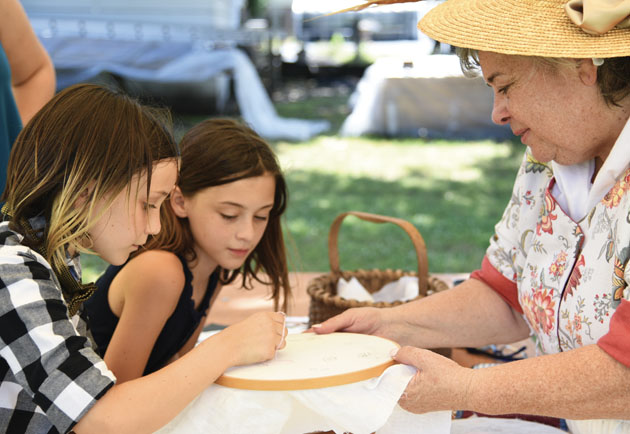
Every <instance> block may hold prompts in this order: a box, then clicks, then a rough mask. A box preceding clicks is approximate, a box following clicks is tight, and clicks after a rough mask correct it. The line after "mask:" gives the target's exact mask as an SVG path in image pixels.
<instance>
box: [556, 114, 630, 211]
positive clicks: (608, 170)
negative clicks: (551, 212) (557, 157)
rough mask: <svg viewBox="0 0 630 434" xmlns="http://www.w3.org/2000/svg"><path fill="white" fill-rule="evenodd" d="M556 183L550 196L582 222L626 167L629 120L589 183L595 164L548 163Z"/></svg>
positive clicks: (629, 159)
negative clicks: (593, 178) (564, 164)
mask: <svg viewBox="0 0 630 434" xmlns="http://www.w3.org/2000/svg"><path fill="white" fill-rule="evenodd" d="M551 165H552V168H553V175H554V177H555V178H556V183H555V185H554V187H553V189H552V194H553V196H554V197H555V198H556V200H557V201H558V203H559V204H560V206H561V207H562V209H563V210H564V211H565V212H566V213H567V214H568V215H569V217H571V218H572V219H573V220H574V221H576V222H578V221H580V220H582V219H583V218H584V217H585V216H586V214H587V213H588V212H589V211H590V210H591V209H593V208H594V207H595V205H597V203H598V202H599V201H600V200H602V198H603V197H604V196H605V195H606V193H607V192H608V191H609V190H610V189H611V188H612V186H613V185H615V182H617V179H618V178H619V176H620V175H621V174H622V173H623V172H624V171H625V170H626V168H627V167H628V165H630V120H628V122H626V125H625V127H624V129H623V130H622V131H621V134H619V137H618V138H617V141H616V142H615V145H614V146H613V148H612V150H611V151H610V154H608V157H607V158H606V161H604V164H603V166H602V167H601V168H600V169H599V172H597V176H596V177H595V181H594V182H593V183H591V179H592V177H593V172H594V170H595V162H594V161H592V160H591V161H587V162H585V163H582V164H575V165H573V166H563V165H561V164H558V163H556V162H555V161H552V162H551Z"/></svg>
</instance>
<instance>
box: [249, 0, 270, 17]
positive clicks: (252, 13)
mask: <svg viewBox="0 0 630 434" xmlns="http://www.w3.org/2000/svg"><path fill="white" fill-rule="evenodd" d="M267 6H269V0H247V6H246V8H247V13H248V15H249V18H264V17H265V15H266V11H267Z"/></svg>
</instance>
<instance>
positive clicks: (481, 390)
mask: <svg viewBox="0 0 630 434" xmlns="http://www.w3.org/2000/svg"><path fill="white" fill-rule="evenodd" d="M629 383H630V368H628V367H626V366H624V365H623V364H621V363H620V362H618V361H617V360H615V359H613V358H612V357H610V356H609V355H608V354H607V353H605V352H604V351H603V350H602V349H601V348H599V347H598V346H597V345H588V346H586V347H582V348H578V349H575V350H571V351H567V352H563V353H558V354H552V355H547V356H540V357H534V358H530V359H525V360H519V361H515V362H510V363H505V364H502V365H499V366H495V367H491V368H485V369H475V370H473V374H472V381H471V387H470V388H469V396H468V399H467V400H466V401H467V402H466V404H467V405H466V408H465V409H468V410H474V411H478V412H482V413H486V414H508V413H522V414H536V415H543V416H551V417H560V418H567V419H630V407H628V402H630V388H628V384H629ZM462 410H464V408H462Z"/></svg>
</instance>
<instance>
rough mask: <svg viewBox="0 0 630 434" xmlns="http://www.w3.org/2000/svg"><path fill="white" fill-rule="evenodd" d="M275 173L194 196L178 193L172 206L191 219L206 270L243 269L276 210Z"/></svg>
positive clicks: (200, 261) (242, 180)
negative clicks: (219, 267)
mask: <svg viewBox="0 0 630 434" xmlns="http://www.w3.org/2000/svg"><path fill="white" fill-rule="evenodd" d="M275 190H276V180H275V177H274V176H273V175H271V174H265V175H263V176H255V177H251V178H244V179H240V180H238V181H234V182H230V183H227V184H223V185H218V186H214V187H208V188H205V189H203V190H200V191H198V192H197V193H195V194H194V195H193V196H191V197H184V196H182V195H181V193H179V192H177V191H176V192H175V193H174V194H173V197H172V198H171V206H172V207H173V209H174V211H175V213H176V214H177V215H178V216H179V217H186V218H188V221H189V224H190V230H191V232H192V235H193V238H194V240H195V253H196V254H197V257H198V262H199V263H200V264H203V265H202V266H203V267H207V268H208V269H214V268H215V267H216V266H217V265H218V266H221V267H222V268H224V269H228V270H234V269H237V268H240V267H241V266H242V265H243V263H244V262H245V259H247V257H248V256H249V255H250V254H251V253H252V251H253V250H254V249H255V248H256V246H257V245H258V242H259V241H260V239H261V238H262V236H263V234H264V232H265V229H266V228H267V223H268V222H269V213H270V212H271V209H272V208H273V203H274V195H275Z"/></svg>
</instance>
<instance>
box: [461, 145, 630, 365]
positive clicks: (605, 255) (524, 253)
mask: <svg viewBox="0 0 630 434" xmlns="http://www.w3.org/2000/svg"><path fill="white" fill-rule="evenodd" d="M554 183H555V179H554V178H553V172H552V169H551V166H550V165H547V164H543V163H540V162H538V161H536V160H534V159H533V157H532V156H531V155H530V154H529V151H528V152H527V153H526V154H525V158H524V159H523V164H522V165H521V167H520V170H519V172H518V175H517V178H516V181H515V185H514V190H513V192H512V197H511V199H510V202H509V204H508V206H507V208H506V210H505V212H504V214H503V217H502V219H501V221H500V222H499V223H498V224H497V225H496V227H495V231H496V232H495V235H494V236H493V237H492V238H491V240H490V246H489V247H488V250H487V252H486V257H485V258H484V263H483V265H482V268H481V270H479V271H477V272H475V273H473V275H472V277H473V278H477V279H480V280H483V281H484V282H486V283H488V284H489V285H490V286H491V287H492V288H493V289H494V290H495V291H497V292H498V293H499V294H500V295H501V296H503V297H504V298H505V299H506V301H507V302H508V303H509V304H510V305H511V306H512V307H513V308H514V309H515V310H517V311H518V312H520V313H522V315H523V317H524V318H525V320H526V321H527V323H528V324H529V326H530V328H531V331H532V333H533V334H534V335H535V336H536V338H537V339H536V341H537V347H538V350H539V352H541V353H542V354H552V353H557V352H560V351H566V350H570V349H573V348H578V347H581V346H584V345H589V344H598V345H599V346H600V347H601V348H602V349H603V350H604V351H606V352H607V353H608V354H610V355H611V356H612V357H614V358H615V359H617V360H618V361H620V362H622V363H623V364H625V365H626V366H630V333H629V331H630V303H628V299H629V298H630V291H629V290H628V281H629V279H630V267H626V265H627V264H628V259H630V168H628V169H626V171H625V172H624V173H623V174H622V176H621V177H620V178H619V179H618V181H617V183H616V184H615V185H614V186H613V187H612V189H611V190H609V191H608V193H607V194H606V195H605V196H604V198H603V199H602V200H601V201H600V202H599V203H598V204H597V205H596V206H595V207H594V208H593V209H592V210H590V212H588V214H587V215H586V216H585V217H584V218H583V219H582V220H580V221H579V222H576V221H573V220H572V219H571V218H570V217H569V216H568V215H567V214H566V213H565V212H564V211H563V210H562V208H561V207H560V205H559V204H558V202H557V201H556V200H555V199H554V197H553V195H552V193H551V192H552V188H553V185H554Z"/></svg>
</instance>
